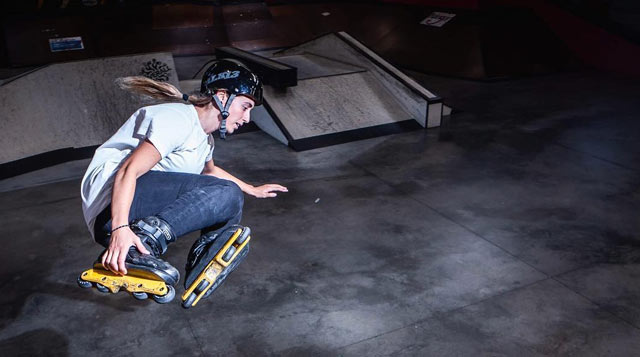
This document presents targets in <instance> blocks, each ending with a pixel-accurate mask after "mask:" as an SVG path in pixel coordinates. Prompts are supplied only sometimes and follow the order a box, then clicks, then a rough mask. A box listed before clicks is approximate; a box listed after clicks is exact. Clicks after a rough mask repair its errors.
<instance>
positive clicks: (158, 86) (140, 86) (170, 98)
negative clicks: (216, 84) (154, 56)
mask: <svg viewBox="0 0 640 357" xmlns="http://www.w3.org/2000/svg"><path fill="white" fill-rule="evenodd" d="M116 83H117V84H118V86H119V87H120V88H122V89H124V90H126V91H129V92H132V93H135V94H139V95H142V96H144V97H148V98H151V99H157V100H161V101H164V102H185V101H186V102H188V103H190V104H193V105H197V106H203V105H207V104H209V103H211V101H212V98H211V96H208V95H203V94H200V93H192V94H189V95H184V94H182V92H181V91H180V90H179V89H178V88H176V87H175V86H173V85H171V84H169V83H166V82H158V81H154V80H153V79H149V78H147V77H139V76H134V77H122V78H118V79H116Z"/></svg>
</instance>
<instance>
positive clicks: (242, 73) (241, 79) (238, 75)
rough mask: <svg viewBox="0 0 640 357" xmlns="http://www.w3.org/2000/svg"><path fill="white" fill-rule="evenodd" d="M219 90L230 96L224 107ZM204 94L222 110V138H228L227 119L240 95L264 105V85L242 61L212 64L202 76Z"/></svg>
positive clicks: (227, 60) (229, 60) (224, 61)
mask: <svg viewBox="0 0 640 357" xmlns="http://www.w3.org/2000/svg"><path fill="white" fill-rule="evenodd" d="M217 90H226V91H227V93H228V94H229V97H228V98H227V102H226V103H225V105H222V102H220V99H219V98H218V96H216V95H215V94H216V91H217ZM200 92H201V93H202V94H206V95H210V96H211V97H212V98H213V100H214V101H215V103H216V105H217V106H218V108H219V109H220V114H221V115H222V122H220V129H219V131H220V138H221V139H224V138H226V136H227V117H228V116H229V108H230V106H231V102H233V99H234V98H235V97H236V96H238V95H244V96H247V97H249V98H251V99H253V101H254V102H255V105H256V106H258V105H260V104H262V83H261V82H260V78H258V76H256V75H255V74H254V73H253V72H251V70H250V69H249V68H247V67H246V66H245V65H244V64H242V63H241V62H240V61H237V60H234V59H221V60H219V61H216V62H215V63H214V64H212V65H211V66H210V67H209V68H208V69H207V71H206V72H204V75H203V76H202V85H200Z"/></svg>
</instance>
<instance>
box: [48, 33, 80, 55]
mask: <svg viewBox="0 0 640 357" xmlns="http://www.w3.org/2000/svg"><path fill="white" fill-rule="evenodd" d="M49 48H50V49H51V52H60V51H74V50H84V44H83V43H82V37H80V36H77V37H62V38H50V39H49Z"/></svg>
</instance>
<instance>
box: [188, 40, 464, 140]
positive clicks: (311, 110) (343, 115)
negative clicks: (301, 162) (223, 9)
mask: <svg viewBox="0 0 640 357" xmlns="http://www.w3.org/2000/svg"><path fill="white" fill-rule="evenodd" d="M216 56H217V57H218V58H225V57H231V58H235V59H240V60H242V61H243V62H244V63H246V64H247V65H248V66H249V67H251V68H252V69H253V70H255V71H256V72H259V73H263V72H264V71H271V72H272V73H277V72H280V73H286V74H290V73H291V71H290V70H289V69H290V68H295V69H296V73H297V84H295V85H293V84H291V85H289V86H283V85H282V82H280V81H276V80H269V81H265V82H266V85H265V88H264V99H265V100H264V105H263V106H260V107H256V108H255V109H254V110H253V111H252V114H251V117H252V121H254V122H255V123H256V124H257V126H258V127H259V128H260V129H262V130H263V131H265V132H267V133H268V134H269V135H271V136H273V137H274V138H275V139H277V140H278V141H280V142H282V143H283V144H285V145H288V146H290V147H291V148H293V149H294V150H297V151H301V150H309V149H314V148H318V147H323V146H329V145H335V144H340V143H345V142H350V141H354V140H359V139H366V138H372V137H376V136H382V135H387V134H393V133H398V132H403V131H408V130H416V129H421V128H432V127H438V126H440V122H441V120H442V117H443V116H445V115H449V114H450V113H451V108H449V107H447V106H445V105H444V104H443V102H442V98H440V97H439V96H437V95H436V94H434V93H432V92H430V91H428V90H427V89H425V88H424V87H422V86H421V85H420V84H418V83H417V82H416V81H414V80H413V79H411V78H410V77H408V76H407V75H405V74H404V73H402V72H401V71H400V70H398V69H397V68H396V67H394V66H393V65H391V64H390V63H388V62H387V61H385V60H384V59H382V58H381V57H380V56H378V55H377V54H376V53H374V52H373V51H371V50H370V49H368V48H367V47H366V46H364V45H363V44H362V43H360V42H359V41H357V40H356V39H354V38H353V37H351V36H350V35H349V34H347V33H345V32H336V33H330V34H327V35H324V36H322V37H319V38H316V39H314V40H311V41H308V42H305V43H303V44H301V45H298V46H294V47H292V48H289V49H286V50H283V51H279V52H276V53H274V54H273V55H272V57H268V58H265V57H262V56H258V55H256V54H253V53H249V52H244V51H242V50H238V49H233V50H232V49H230V48H224V49H223V50H221V51H216ZM267 73H269V72H267ZM263 76H264V74H263ZM268 78H270V77H268ZM274 78H275V77H274ZM288 82H290V83H292V82H293V81H288ZM180 84H181V86H182V89H183V90H195V89H197V88H199V85H200V84H199V80H192V81H182V82H180Z"/></svg>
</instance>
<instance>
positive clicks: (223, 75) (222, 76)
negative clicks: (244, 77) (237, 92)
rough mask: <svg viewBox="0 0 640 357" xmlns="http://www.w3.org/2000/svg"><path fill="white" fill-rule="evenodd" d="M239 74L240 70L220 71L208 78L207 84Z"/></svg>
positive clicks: (235, 76)
mask: <svg viewBox="0 0 640 357" xmlns="http://www.w3.org/2000/svg"><path fill="white" fill-rule="evenodd" d="M239 75H240V71H226V72H221V73H218V74H216V75H214V76H212V77H210V78H209V79H208V80H207V84H209V83H213V82H215V81H217V80H220V79H231V78H237V77H238V76H239Z"/></svg>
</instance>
